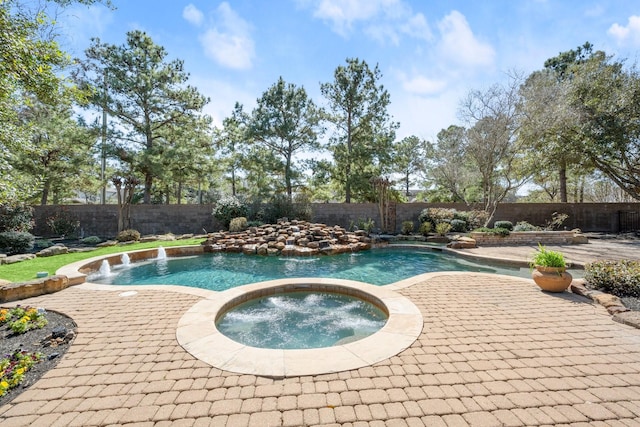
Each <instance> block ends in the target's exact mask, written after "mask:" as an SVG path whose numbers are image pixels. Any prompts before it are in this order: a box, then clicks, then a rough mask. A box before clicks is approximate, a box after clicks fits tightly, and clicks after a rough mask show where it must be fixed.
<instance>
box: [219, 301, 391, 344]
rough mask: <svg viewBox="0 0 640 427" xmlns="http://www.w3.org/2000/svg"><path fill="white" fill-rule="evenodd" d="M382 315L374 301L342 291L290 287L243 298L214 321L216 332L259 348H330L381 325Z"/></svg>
mask: <svg viewBox="0 0 640 427" xmlns="http://www.w3.org/2000/svg"><path fill="white" fill-rule="evenodd" d="M386 321H387V315H386V314H385V313H384V312H383V311H382V310H380V309H379V308H378V307H376V306H374V305H373V304H371V303H369V302H366V301H363V300H361V299H359V298H354V297H351V296H348V295H344V294H337V293H330V292H291V293H283V294H280V295H275V296H269V297H262V298H257V299H254V300H250V301H247V302H245V303H243V304H240V305H238V306H236V307H233V308H232V309H231V310H229V311H228V312H226V313H225V314H223V315H222V316H221V317H220V319H219V320H218V321H217V322H216V326H217V328H218V330H219V331H220V332H222V333H223V334H224V335H226V336H227V337H229V338H231V339H232V340H234V341H237V342H239V343H241V344H245V345H249V346H252V347H259V348H273V349H308V348H321V347H331V346H334V345H339V344H345V343H347V342H353V341H357V340H359V339H362V338H365V337H367V336H369V335H371V334H373V333H375V332H377V331H378V330H380V329H381V328H382V327H383V326H384V324H385V323H386Z"/></svg>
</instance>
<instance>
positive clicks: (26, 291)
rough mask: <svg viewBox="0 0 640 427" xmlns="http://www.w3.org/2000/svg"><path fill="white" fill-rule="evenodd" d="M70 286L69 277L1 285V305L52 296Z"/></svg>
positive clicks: (53, 277)
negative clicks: (39, 296)
mask: <svg viewBox="0 0 640 427" xmlns="http://www.w3.org/2000/svg"><path fill="white" fill-rule="evenodd" d="M68 286H69V280H68V279H67V276H48V277H45V278H43V279H36V280H31V281H29V282H19V283H7V284H4V285H0V303H5V302H11V301H18V300H21V299H25V298H31V297H36V296H38V295H44V294H51V293H54V292H58V291H61V290H63V289H65V288H67V287H68Z"/></svg>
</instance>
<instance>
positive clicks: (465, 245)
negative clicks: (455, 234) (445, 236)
mask: <svg viewBox="0 0 640 427" xmlns="http://www.w3.org/2000/svg"><path fill="white" fill-rule="evenodd" d="M447 247H448V248H451V249H471V248H475V247H476V241H475V239H472V238H471V237H460V238H458V239H456V240H454V241H453V242H450V243H449V244H447Z"/></svg>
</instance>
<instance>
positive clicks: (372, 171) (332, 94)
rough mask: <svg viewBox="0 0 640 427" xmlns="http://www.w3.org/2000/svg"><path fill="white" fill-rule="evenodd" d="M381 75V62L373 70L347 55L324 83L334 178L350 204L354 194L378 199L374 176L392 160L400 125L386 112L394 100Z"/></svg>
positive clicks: (382, 172)
mask: <svg viewBox="0 0 640 427" xmlns="http://www.w3.org/2000/svg"><path fill="white" fill-rule="evenodd" d="M381 77H382V74H381V72H380V70H379V69H378V66H377V65H376V66H375V68H374V69H373V70H372V69H370V68H369V65H367V63H366V62H365V61H361V60H359V59H357V58H355V59H352V58H349V59H347V64H346V66H343V65H341V66H338V67H337V68H336V70H335V72H334V80H333V82H331V83H323V84H321V85H320V91H321V93H322V95H323V96H324V97H325V98H326V99H327V101H328V103H329V109H330V112H329V114H328V115H327V119H328V121H329V122H330V123H331V124H332V125H333V134H332V136H331V137H330V140H329V150H330V151H331V153H332V154H333V161H334V168H333V169H334V170H333V173H332V179H334V180H336V181H338V182H339V183H340V186H341V187H342V189H343V191H344V198H345V202H346V203H351V199H352V197H354V198H357V199H359V200H366V199H369V200H372V199H375V195H374V194H373V189H372V187H371V183H370V180H371V179H372V178H374V177H377V176H380V175H383V174H384V173H385V172H386V170H384V169H385V168H387V167H388V166H389V161H390V159H391V144H392V142H393V140H394V138H395V130H396V129H397V127H398V125H397V124H396V123H394V122H391V120H390V117H389V113H388V112H387V107H388V106H389V103H390V102H391V101H390V97H389V93H388V92H387V90H386V89H385V88H384V86H383V85H381V84H378V82H379V80H380V79H381Z"/></svg>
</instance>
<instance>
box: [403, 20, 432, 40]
mask: <svg viewBox="0 0 640 427" xmlns="http://www.w3.org/2000/svg"><path fill="white" fill-rule="evenodd" d="M401 30H402V32H403V33H405V34H408V35H410V36H411V37H413V38H416V39H422V40H425V41H430V40H431V39H432V38H433V35H432V34H431V28H429V24H427V18H425V17H424V15H423V14H422V13H417V14H415V15H413V16H411V17H410V18H409V19H408V20H407V21H406V22H405V23H404V24H403V25H402V27H401Z"/></svg>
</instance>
